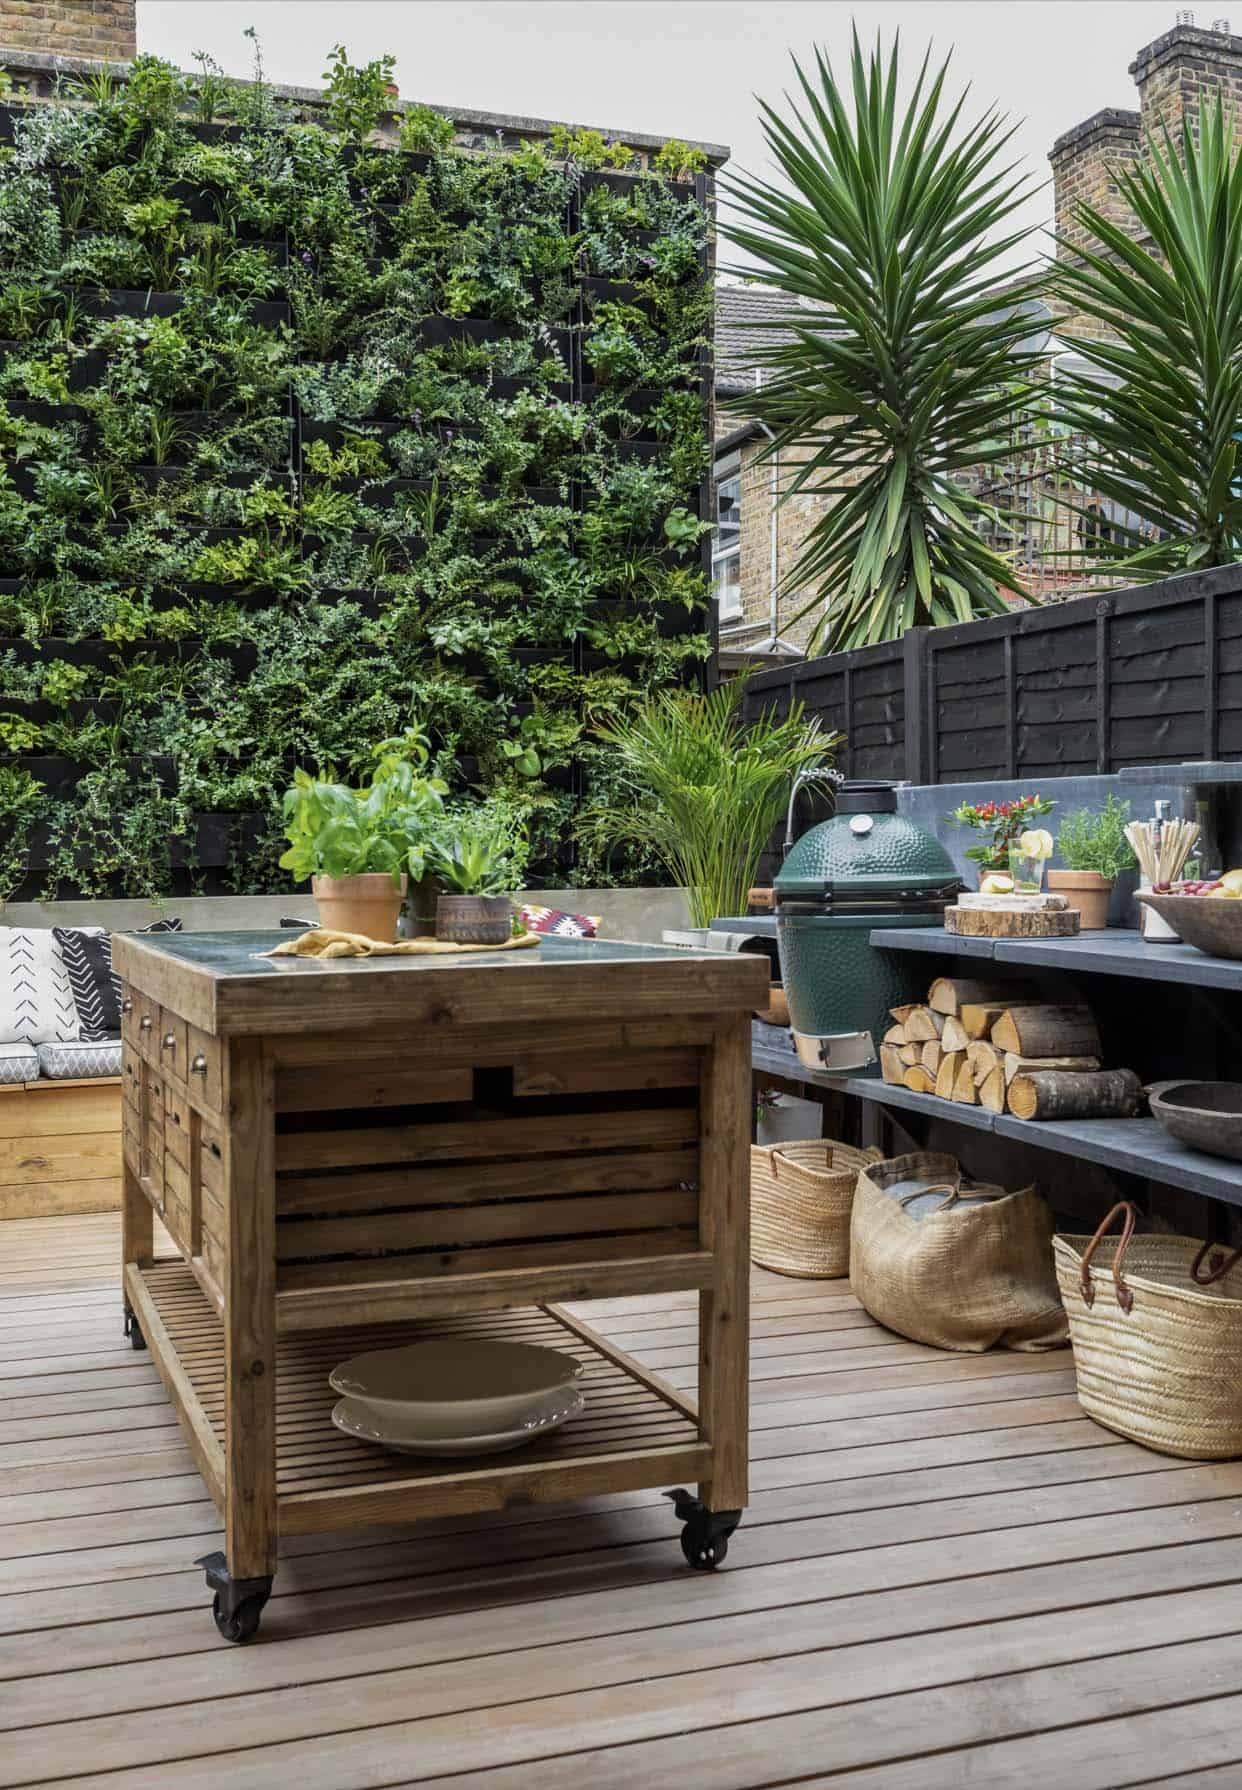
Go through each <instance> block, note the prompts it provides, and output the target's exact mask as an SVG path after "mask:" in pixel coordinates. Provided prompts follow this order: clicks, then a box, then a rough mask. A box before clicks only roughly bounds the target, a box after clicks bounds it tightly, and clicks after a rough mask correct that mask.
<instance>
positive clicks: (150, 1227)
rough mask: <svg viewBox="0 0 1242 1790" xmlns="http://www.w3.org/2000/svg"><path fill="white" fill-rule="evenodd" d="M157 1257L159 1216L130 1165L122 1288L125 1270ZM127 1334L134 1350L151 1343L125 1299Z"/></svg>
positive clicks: (124, 1187) (124, 1174) (125, 1170)
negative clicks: (132, 1264) (152, 1207)
mask: <svg viewBox="0 0 1242 1790" xmlns="http://www.w3.org/2000/svg"><path fill="white" fill-rule="evenodd" d="M154 1255H155V1214H154V1213H153V1212H152V1210H151V1202H150V1201H149V1200H148V1199H147V1196H146V1194H145V1193H144V1192H143V1191H142V1185H141V1183H140V1182H139V1180H138V1177H137V1175H136V1174H135V1173H134V1170H133V1169H132V1168H131V1167H130V1164H129V1162H128V1161H125V1162H123V1163H122V1165H121V1285H122V1287H124V1285H125V1269H126V1266H127V1264H128V1263H130V1262H134V1263H136V1264H137V1265H138V1266H139V1267H143V1268H146V1267H149V1266H150V1264H151V1261H152V1260H153V1258H154ZM125 1334H126V1336H127V1337H128V1338H129V1341H130V1346H131V1347H132V1348H135V1349H145V1348H146V1346H147V1339H146V1337H145V1336H144V1335H143V1334H142V1331H141V1329H140V1328H139V1325H138V1320H137V1318H136V1317H135V1316H134V1309H133V1307H132V1306H131V1304H130V1302H129V1299H128V1297H127V1298H126V1299H125Z"/></svg>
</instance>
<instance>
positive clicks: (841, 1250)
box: [750, 1138, 880, 1280]
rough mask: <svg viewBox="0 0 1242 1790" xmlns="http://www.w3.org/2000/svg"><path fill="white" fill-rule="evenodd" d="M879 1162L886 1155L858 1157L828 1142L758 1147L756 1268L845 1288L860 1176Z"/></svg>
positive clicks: (753, 1158) (753, 1176)
mask: <svg viewBox="0 0 1242 1790" xmlns="http://www.w3.org/2000/svg"><path fill="white" fill-rule="evenodd" d="M879 1156H880V1152H879V1151H878V1150H855V1149H852V1148H851V1147H850V1145H849V1144H838V1143H832V1142H830V1140H829V1139H827V1138H805V1139H803V1140H802V1141H801V1142H800V1143H786V1144H769V1145H767V1146H764V1145H760V1144H752V1145H751V1151H750V1253H751V1258H752V1260H754V1261H755V1262H757V1263H758V1265H759V1266H760V1267H761V1268H771V1269H773V1270H774V1271H775V1272H776V1273H777V1274H798V1275H802V1276H804V1277H805V1278H806V1279H808V1280H839V1279H840V1278H841V1277H842V1276H843V1275H846V1274H848V1273H849V1271H850V1213H851V1211H852V1209H853V1205H854V1188H855V1186H856V1184H857V1181H858V1171H859V1170H860V1169H862V1168H865V1167H866V1165H867V1164H868V1163H869V1162H875V1161H877V1160H878V1159H879Z"/></svg>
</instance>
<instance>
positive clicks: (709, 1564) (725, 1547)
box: [664, 1486, 742, 1572]
mask: <svg viewBox="0 0 1242 1790" xmlns="http://www.w3.org/2000/svg"><path fill="white" fill-rule="evenodd" d="M664 1496H665V1497H666V1498H671V1499H672V1500H673V1509H674V1510H675V1511H676V1513H677V1515H678V1516H679V1517H680V1518H681V1521H682V1522H683V1523H684V1525H685V1527H684V1528H683V1529H682V1532H681V1551H682V1553H683V1554H684V1555H685V1557H686V1561H687V1563H688V1564H689V1565H690V1566H692V1567H694V1569H695V1571H696V1572H712V1571H714V1570H715V1568H716V1567H718V1566H719V1565H720V1562H721V1561H722V1560H723V1559H724V1557H725V1555H726V1554H727V1553H728V1552H729V1537H730V1536H731V1535H732V1533H733V1531H734V1530H735V1529H736V1528H737V1526H738V1524H739V1523H740V1522H741V1520H742V1513H741V1511H740V1510H709V1509H708V1508H707V1506H706V1504H704V1503H703V1502H702V1501H701V1500H700V1499H698V1498H695V1497H692V1496H691V1494H690V1493H689V1492H687V1491H686V1490H685V1489H684V1488H683V1487H681V1486H679V1487H678V1488H677V1490H676V1491H675V1492H665V1494H664Z"/></svg>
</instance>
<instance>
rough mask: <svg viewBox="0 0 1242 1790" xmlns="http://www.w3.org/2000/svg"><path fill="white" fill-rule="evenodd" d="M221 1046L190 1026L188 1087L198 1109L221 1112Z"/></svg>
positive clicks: (186, 1083) (219, 1042)
mask: <svg viewBox="0 0 1242 1790" xmlns="http://www.w3.org/2000/svg"><path fill="white" fill-rule="evenodd" d="M222 1049H223V1047H222V1043H221V1040H220V1039H219V1038H213V1037H212V1036H211V1034H210V1033H209V1032H200V1031H199V1029H198V1027H197V1026H189V1027H187V1042H186V1052H187V1063H186V1074H185V1085H186V1087H187V1088H188V1089H189V1090H190V1099H191V1100H192V1101H193V1102H194V1104H195V1105H196V1106H200V1105H201V1106H205V1107H208V1108H210V1110H211V1111H212V1112H216V1113H218V1112H219V1111H220V1107H221V1102H222V1099H223V1080H224V1078H223V1075H222V1072H221V1062H222Z"/></svg>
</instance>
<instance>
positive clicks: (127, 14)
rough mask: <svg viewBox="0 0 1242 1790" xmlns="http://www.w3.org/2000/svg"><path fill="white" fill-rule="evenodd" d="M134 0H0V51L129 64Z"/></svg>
mask: <svg viewBox="0 0 1242 1790" xmlns="http://www.w3.org/2000/svg"><path fill="white" fill-rule="evenodd" d="M134 4H135V0H0V50H37V51H40V52H42V53H44V54H46V55H49V56H89V57H93V58H94V59H95V60H96V61H99V62H130V61H132V60H133V57H134V55H135V53H136V51H137V48H138V33H137V26H136V24H135V20H134Z"/></svg>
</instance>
